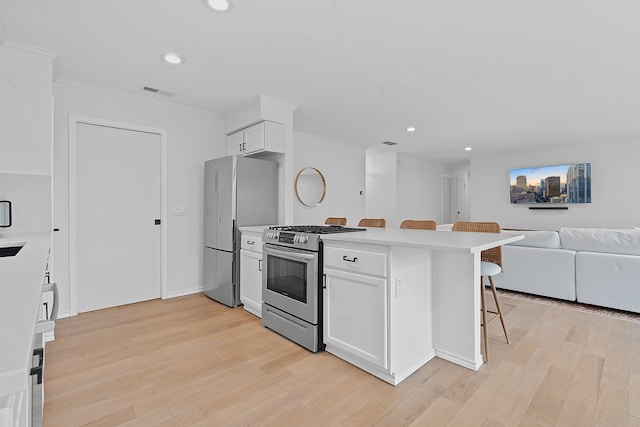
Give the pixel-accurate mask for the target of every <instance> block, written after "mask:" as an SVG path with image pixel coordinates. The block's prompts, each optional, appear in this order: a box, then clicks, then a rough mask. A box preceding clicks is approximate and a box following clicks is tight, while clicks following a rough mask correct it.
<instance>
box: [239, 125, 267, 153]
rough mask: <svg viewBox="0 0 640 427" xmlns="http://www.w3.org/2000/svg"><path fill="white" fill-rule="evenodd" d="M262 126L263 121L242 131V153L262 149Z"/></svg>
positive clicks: (263, 126)
mask: <svg viewBox="0 0 640 427" xmlns="http://www.w3.org/2000/svg"><path fill="white" fill-rule="evenodd" d="M264 128H265V122H261V123H258V124H256V125H253V126H251V127H248V128H246V129H245V130H244V131H243V134H244V142H243V144H245V145H243V148H244V154H251V153H255V152H258V151H262V150H264V148H265V147H264V140H265V139H264Z"/></svg>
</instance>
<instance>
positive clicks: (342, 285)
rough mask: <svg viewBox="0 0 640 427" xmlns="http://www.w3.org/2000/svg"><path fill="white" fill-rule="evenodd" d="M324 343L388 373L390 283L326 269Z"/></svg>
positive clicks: (361, 275) (376, 278) (380, 279)
mask: <svg viewBox="0 0 640 427" xmlns="http://www.w3.org/2000/svg"><path fill="white" fill-rule="evenodd" d="M325 275H326V288H325V290H324V342H325V344H327V345H332V346H334V347H337V348H339V349H340V350H342V351H345V352H347V353H350V354H352V355H354V356H356V357H358V358H360V359H362V360H364V361H367V362H369V363H372V364H373V365H376V366H379V367H382V368H383V369H388V361H387V354H388V351H387V350H388V348H387V342H388V329H387V325H388V321H387V320H388V304H387V280H386V279H382V278H378V277H371V276H366V275H363V274H356V273H349V272H344V271H338V270H332V269H325Z"/></svg>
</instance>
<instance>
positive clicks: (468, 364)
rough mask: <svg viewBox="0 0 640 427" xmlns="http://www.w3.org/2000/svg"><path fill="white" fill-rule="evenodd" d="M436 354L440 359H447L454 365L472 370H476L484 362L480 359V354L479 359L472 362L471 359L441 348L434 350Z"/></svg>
mask: <svg viewBox="0 0 640 427" xmlns="http://www.w3.org/2000/svg"><path fill="white" fill-rule="evenodd" d="M436 356H438V357H439V358H440V359H444V360H448V361H449V362H451V363H455V364H456V365H460V366H463V367H465V368H467V369H471V370H472V371H477V370H478V369H480V367H481V366H482V364H483V363H484V362H483V361H482V356H480V360H478V361H476V362H474V361H473V360H469V359H464V358H462V357H460V356H458V355H455V354H452V353H449V352H447V351H442V350H436Z"/></svg>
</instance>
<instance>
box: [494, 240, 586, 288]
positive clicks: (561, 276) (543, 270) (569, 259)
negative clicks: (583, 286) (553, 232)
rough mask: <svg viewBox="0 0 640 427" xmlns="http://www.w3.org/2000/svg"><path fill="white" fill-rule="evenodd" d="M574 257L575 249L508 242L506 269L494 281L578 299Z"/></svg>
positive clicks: (505, 251)
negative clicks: (528, 245) (509, 243)
mask: <svg viewBox="0 0 640 427" xmlns="http://www.w3.org/2000/svg"><path fill="white" fill-rule="evenodd" d="M575 258H576V252H575V251H567V250H564V249H546V248H545V249H543V248H528V247H524V246H513V245H505V246H503V247H502V268H503V271H502V273H501V274H498V275H496V276H494V277H493V281H494V283H495V285H496V286H497V287H498V288H502V289H508V290H512V291H518V292H527V293H530V294H535V295H542V296H546V297H551V298H560V299H565V300H569V301H575V300H576V282H575V278H576V275H575V274H576V273H575Z"/></svg>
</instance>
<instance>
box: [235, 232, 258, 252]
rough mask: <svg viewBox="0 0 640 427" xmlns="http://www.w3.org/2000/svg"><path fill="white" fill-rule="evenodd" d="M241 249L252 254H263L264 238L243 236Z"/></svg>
mask: <svg viewBox="0 0 640 427" xmlns="http://www.w3.org/2000/svg"><path fill="white" fill-rule="evenodd" d="M240 249H246V250H248V251H252V252H262V238H261V237H253V236H245V235H242V241H241V242H240Z"/></svg>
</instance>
